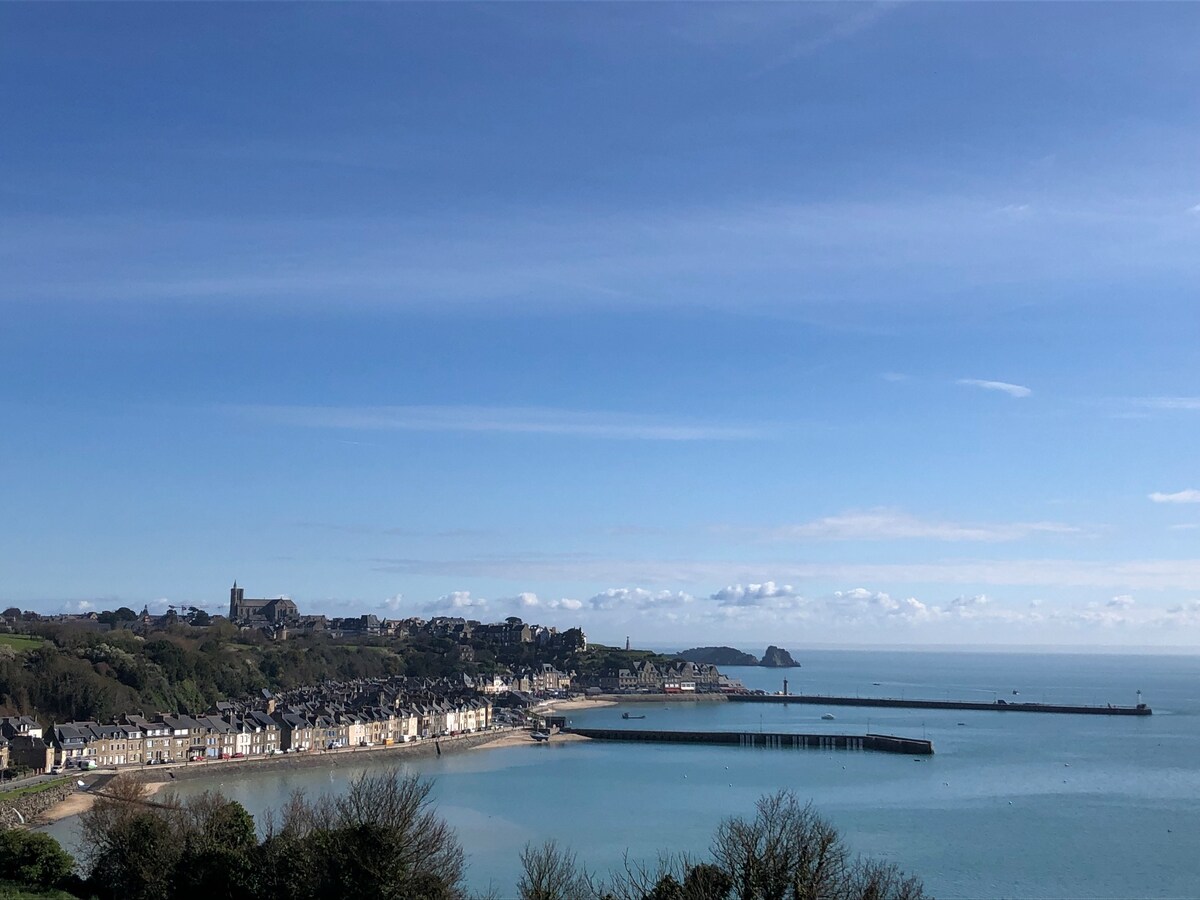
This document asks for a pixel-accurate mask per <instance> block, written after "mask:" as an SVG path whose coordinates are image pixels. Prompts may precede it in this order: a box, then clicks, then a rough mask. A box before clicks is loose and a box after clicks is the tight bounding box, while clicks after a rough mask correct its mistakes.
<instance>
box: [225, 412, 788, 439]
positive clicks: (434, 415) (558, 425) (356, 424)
mask: <svg viewBox="0 0 1200 900" xmlns="http://www.w3.org/2000/svg"><path fill="white" fill-rule="evenodd" d="M220 409H222V410H223V411H225V412H229V413H233V414H235V415H240V416H244V417H248V418H252V419H256V420H259V421H263V422H267V423H269V424H274V425H284V426H290V427H296V428H322V429H344V430H351V431H458V432H474V433H499V434H536V435H557V436H569V437H591V438H602V439H608V440H649V441H718V440H752V439H755V438H760V437H763V436H764V435H765V432H764V431H762V430H761V429H758V428H749V427H743V426H730V425H715V424H711V423H704V422H685V421H678V420H672V419H669V418H667V417H663V416H656V415H646V414H636V413H607V412H594V411H579V410H568V409H551V408H546V407H503V406H227V407H220Z"/></svg>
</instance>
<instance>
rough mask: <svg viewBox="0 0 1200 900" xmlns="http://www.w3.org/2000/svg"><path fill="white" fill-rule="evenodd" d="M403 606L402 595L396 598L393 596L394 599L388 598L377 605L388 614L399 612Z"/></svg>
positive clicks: (397, 595)
mask: <svg viewBox="0 0 1200 900" xmlns="http://www.w3.org/2000/svg"><path fill="white" fill-rule="evenodd" d="M403 606H404V595H403V594H396V596H394V597H388V598H387V599H386V600H384V601H383V602H382V603H380V604H379V608H380V609H386V610H388V611H389V612H399V611H400V609H401V607H403Z"/></svg>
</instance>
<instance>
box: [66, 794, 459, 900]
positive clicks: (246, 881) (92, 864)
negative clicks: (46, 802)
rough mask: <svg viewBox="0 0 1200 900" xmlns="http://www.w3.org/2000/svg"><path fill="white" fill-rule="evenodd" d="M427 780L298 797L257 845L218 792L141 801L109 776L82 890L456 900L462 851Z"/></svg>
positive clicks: (239, 811)
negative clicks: (434, 805)
mask: <svg viewBox="0 0 1200 900" xmlns="http://www.w3.org/2000/svg"><path fill="white" fill-rule="evenodd" d="M429 789H430V784H429V782H425V781H422V780H420V779H418V778H417V777H415V776H401V775H399V774H397V773H391V774H387V775H378V776H363V777H361V778H359V779H357V780H356V781H354V782H353V783H352V784H351V786H350V789H349V791H348V792H347V793H346V795H345V796H343V797H341V798H339V799H337V800H331V799H329V798H327V797H326V798H322V799H320V800H317V801H314V802H310V801H307V800H306V799H304V798H303V797H296V798H294V799H293V801H292V803H291V804H290V805H289V806H288V807H287V809H285V810H284V812H283V814H282V827H281V828H279V829H278V830H276V829H275V828H274V827H273V825H272V826H269V827H268V832H269V833H268V836H267V838H266V839H265V840H263V841H262V842H260V841H259V840H258V836H257V834H256V831H255V827H254V820H253V819H252V818H251V817H250V815H249V814H248V813H247V812H246V810H245V809H244V808H242V807H241V806H240V805H239V804H237V803H235V802H232V801H229V800H227V799H225V798H224V797H222V796H221V795H220V794H217V793H211V792H210V793H207V794H202V795H200V796H198V797H193V798H190V799H189V800H188V801H187V802H186V803H179V802H178V801H176V800H174V799H172V798H170V797H168V798H166V800H165V801H164V802H163V803H161V804H159V803H152V802H150V801H148V800H147V799H146V797H145V795H144V793H143V788H142V787H141V786H140V785H138V784H137V783H135V782H129V781H122V779H116V780H114V781H113V782H112V783H110V785H109V788H108V790H106V792H105V796H103V797H101V798H100V799H99V800H97V802H96V804H95V806H93V807H92V809H91V810H89V811H88V812H87V813H85V814H84V816H83V817H82V819H81V825H82V829H81V841H82V849H83V856H84V865H85V869H86V871H87V873H88V879H87V882H86V887H87V890H89V891H90V892H92V893H93V894H94V895H95V896H96V897H97V898H99V900H117V898H122V900H159V898H167V897H171V898H179V900H212V898H214V897H244V898H248V900H255V898H264V900H265V898H275V897H289V898H295V900H307V898H312V900H317V898H328V897H354V896H363V897H379V898H393V900H400V898H416V897H421V898H429V900H458V898H461V897H463V896H464V891H463V888H462V875H463V852H462V848H461V846H460V845H459V843H458V840H457V838H456V837H455V835H454V833H453V832H452V831H451V830H450V829H449V828H448V827H447V826H446V825H445V823H443V822H442V821H441V819H439V818H438V817H437V816H436V815H434V814H433V812H432V811H431V810H430V809H429V806H428V797H429Z"/></svg>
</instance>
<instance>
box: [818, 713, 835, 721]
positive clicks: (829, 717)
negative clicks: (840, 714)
mask: <svg viewBox="0 0 1200 900" xmlns="http://www.w3.org/2000/svg"><path fill="white" fill-rule="evenodd" d="M821 718H822V719H824V720H825V721H826V722H832V721H833V720H834V719H835V718H836V716H834V714H833V713H825V715H823V716H821Z"/></svg>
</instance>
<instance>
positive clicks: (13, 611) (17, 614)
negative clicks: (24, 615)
mask: <svg viewBox="0 0 1200 900" xmlns="http://www.w3.org/2000/svg"><path fill="white" fill-rule="evenodd" d="M3 615H4V618H6V619H19V618H21V610H19V609H18V608H17V607H15V606H10V607H9V608H8V609H6V610H5V611H4V613H3Z"/></svg>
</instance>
